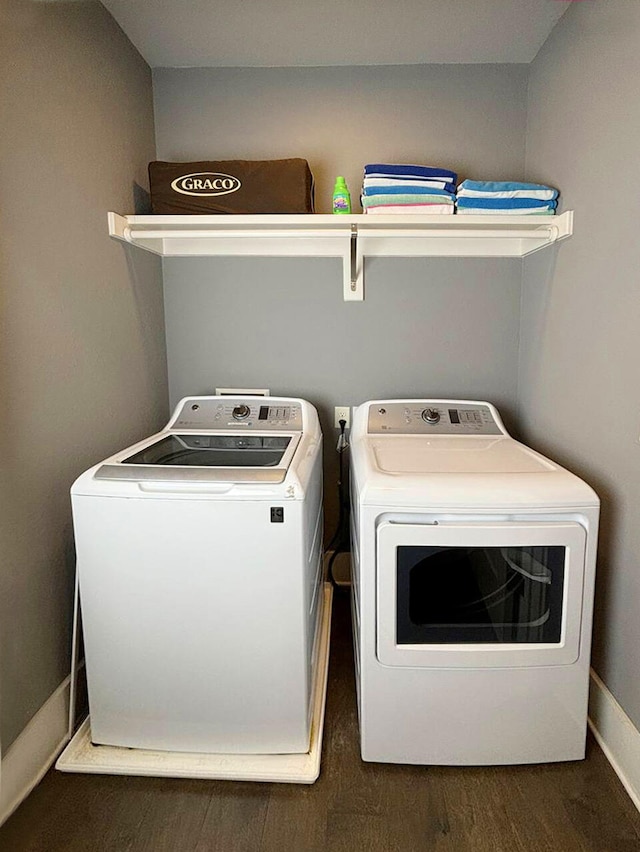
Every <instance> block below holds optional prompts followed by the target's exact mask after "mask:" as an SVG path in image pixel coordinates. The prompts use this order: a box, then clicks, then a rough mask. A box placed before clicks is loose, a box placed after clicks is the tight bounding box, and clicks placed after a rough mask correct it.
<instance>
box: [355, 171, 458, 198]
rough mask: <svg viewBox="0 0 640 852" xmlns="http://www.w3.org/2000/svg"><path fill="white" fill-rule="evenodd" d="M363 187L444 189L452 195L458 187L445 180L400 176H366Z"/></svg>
mask: <svg viewBox="0 0 640 852" xmlns="http://www.w3.org/2000/svg"><path fill="white" fill-rule="evenodd" d="M362 185H363V186H367V187H369V186H379V187H387V186H406V185H410V186H429V187H433V188H434V189H444V190H445V191H446V192H450V193H451V194H452V195H455V192H456V185H455V183H449V182H448V181H445V180H433V179H429V178H418V177H415V176H414V175H400V176H397V175H396V176H395V177H373V176H372V175H366V176H365V178H364V180H363V182H362Z"/></svg>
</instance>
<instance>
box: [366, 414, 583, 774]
mask: <svg viewBox="0 0 640 852" xmlns="http://www.w3.org/2000/svg"><path fill="white" fill-rule="evenodd" d="M351 456H352V538H353V554H352V557H353V558H352V562H353V589H352V604H353V621H354V644H355V652H356V669H357V673H356V680H357V685H358V704H359V716H360V734H361V747H362V756H363V758H364V759H365V760H371V761H381V762H392V763H418V764H472V765H473V764H507V763H538V762H546V761H558V760H575V759H579V758H582V757H584V749H585V736H586V717H587V696H588V681H589V655H590V640H591V620H592V608H593V592H594V574H595V561H596V537H597V526H598V514H599V501H598V498H597V496H596V494H595V493H594V492H593V491H592V489H591V488H590V487H589V486H588V485H586V484H585V483H584V482H582V481H581V480H580V479H578V477H576V476H574V475H573V474H571V473H569V472H568V471H567V470H564V469H563V468H561V467H559V466H558V465H557V464H554V463H553V462H552V461H550V460H549V459H547V458H544V457H543V456H541V455H540V454H539V453H536V452H534V451H533V450H531V449H529V448H528V447H525V446H524V445H522V444H520V443H519V442H517V441H515V440H514V439H513V438H511V437H510V436H509V435H508V434H507V432H506V430H505V428H504V426H503V424H502V422H501V420H500V417H499V415H498V412H497V411H496V409H495V408H494V407H493V406H492V405H490V404H489V403H486V402H474V401H459V400H441V399H424V400H382V401H375V402H367V403H365V404H363V405H362V406H360V407H359V408H358V410H357V412H356V415H355V417H354V424H353V430H352V434H351Z"/></svg>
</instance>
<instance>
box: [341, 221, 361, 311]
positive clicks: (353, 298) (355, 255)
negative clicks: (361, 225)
mask: <svg viewBox="0 0 640 852" xmlns="http://www.w3.org/2000/svg"><path fill="white" fill-rule="evenodd" d="M358 248H359V247H358V226H357V225H351V240H350V260H349V266H348V268H345V277H344V300H345V302H362V301H363V300H364V279H363V274H362V273H363V266H362V261H363V259H362V255H361V253H360V252H359V251H358ZM345 261H346V258H345ZM345 265H346V264H345Z"/></svg>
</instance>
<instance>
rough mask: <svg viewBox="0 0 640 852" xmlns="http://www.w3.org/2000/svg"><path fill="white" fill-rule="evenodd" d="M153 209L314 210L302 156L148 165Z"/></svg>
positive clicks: (308, 172) (164, 211) (172, 212)
mask: <svg viewBox="0 0 640 852" xmlns="http://www.w3.org/2000/svg"><path fill="white" fill-rule="evenodd" d="M149 185H150V189H151V212H152V213H156V214H165V215H170V216H171V215H175V214H181V213H182V214H189V213H313V175H312V174H311V170H310V169H309V164H308V163H307V161H306V160H302V159H300V158H297V157H296V158H292V159H289V160H220V161H213V162H212V161H208V162H207V161H205V162H202V161H201V162H196V163H164V162H154V163H149Z"/></svg>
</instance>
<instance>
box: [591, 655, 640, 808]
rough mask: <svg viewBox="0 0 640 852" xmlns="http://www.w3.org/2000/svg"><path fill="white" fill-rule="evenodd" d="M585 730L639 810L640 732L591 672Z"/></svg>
mask: <svg viewBox="0 0 640 852" xmlns="http://www.w3.org/2000/svg"><path fill="white" fill-rule="evenodd" d="M589 727H590V728H591V730H592V731H593V735H594V737H595V738H596V740H597V741H598V745H599V746H600V748H601V749H602V751H603V752H604V753H605V756H606V758H607V760H608V761H609V763H610V764H611V766H612V767H613V769H614V771H615V773H616V775H617V776H618V778H619V779H620V781H622V784H623V785H624V788H625V790H626V791H627V793H628V794H629V796H630V798H631V801H632V802H633V804H634V805H635V806H636V808H638V810H639V811H640V731H639V730H638V729H637V728H636V727H635V725H634V724H633V722H632V721H631V719H630V718H629V717H628V716H627V714H626V713H625V712H624V710H623V709H622V707H621V706H620V705H619V704H618V702H617V701H616V699H615V698H614V697H613V695H612V694H611V693H610V692H609V690H608V689H607V687H606V686H605V685H604V683H603V682H602V681H601V680H600V678H599V677H598V675H597V674H596V673H595V672H594V671H593V669H592V670H591V688H590V690H589Z"/></svg>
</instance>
